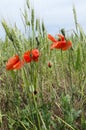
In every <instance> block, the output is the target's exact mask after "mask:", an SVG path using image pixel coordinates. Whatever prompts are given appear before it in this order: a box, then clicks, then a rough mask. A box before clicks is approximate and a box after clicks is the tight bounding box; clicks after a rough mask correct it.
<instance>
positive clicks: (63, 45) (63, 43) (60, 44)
mask: <svg viewBox="0 0 86 130" xmlns="http://www.w3.org/2000/svg"><path fill="white" fill-rule="evenodd" d="M48 38H49V39H50V40H51V41H52V42H53V43H52V44H51V47H50V49H54V48H56V49H61V50H63V51H65V50H68V49H69V48H71V47H72V43H71V41H70V40H66V39H65V37H64V36H63V35H61V34H58V40H56V39H55V38H54V37H53V36H51V35H50V34H48Z"/></svg>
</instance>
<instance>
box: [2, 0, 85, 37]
mask: <svg viewBox="0 0 86 130" xmlns="http://www.w3.org/2000/svg"><path fill="white" fill-rule="evenodd" d="M31 1H33V2H32V3H33V4H32V6H33V7H34V8H35V12H36V16H38V17H39V18H41V19H43V20H44V22H45V26H46V29H47V31H48V33H51V34H55V33H58V31H59V29H61V28H65V29H66V30H71V29H73V28H74V19H73V11H72V9H73V4H74V5H75V7H76V12H77V17H78V22H79V23H80V24H81V25H82V27H83V28H84V30H86V0H31ZM24 7H25V0H1V1H0V23H1V20H2V19H3V18H4V19H6V21H7V22H9V23H11V24H14V23H16V24H17V26H18V28H19V29H21V30H22V29H23V28H22V20H21V11H20V9H22V11H23V10H24ZM1 37H3V28H2V26H1V24H0V38H1Z"/></svg>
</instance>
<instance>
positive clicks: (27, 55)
mask: <svg viewBox="0 0 86 130" xmlns="http://www.w3.org/2000/svg"><path fill="white" fill-rule="evenodd" d="M23 58H24V60H25V62H26V63H30V62H31V61H32V56H31V51H26V52H25V53H24V55H23Z"/></svg>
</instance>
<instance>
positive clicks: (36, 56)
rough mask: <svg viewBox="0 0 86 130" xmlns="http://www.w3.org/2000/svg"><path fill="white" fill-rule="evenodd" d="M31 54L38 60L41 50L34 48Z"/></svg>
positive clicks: (34, 59)
mask: <svg viewBox="0 0 86 130" xmlns="http://www.w3.org/2000/svg"><path fill="white" fill-rule="evenodd" d="M31 54H32V59H33V61H38V58H39V51H38V49H34V50H32V51H31Z"/></svg>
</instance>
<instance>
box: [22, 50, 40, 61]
mask: <svg viewBox="0 0 86 130" xmlns="http://www.w3.org/2000/svg"><path fill="white" fill-rule="evenodd" d="M23 58H24V60H25V62H26V63H30V62H31V61H32V60H33V61H38V58H39V51H38V49H33V50H31V51H27V52H25V53H24V56H23Z"/></svg>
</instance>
